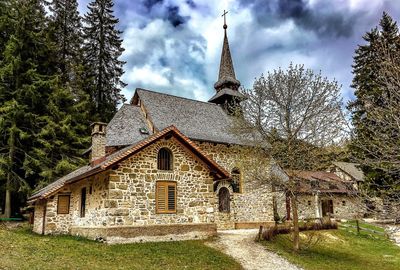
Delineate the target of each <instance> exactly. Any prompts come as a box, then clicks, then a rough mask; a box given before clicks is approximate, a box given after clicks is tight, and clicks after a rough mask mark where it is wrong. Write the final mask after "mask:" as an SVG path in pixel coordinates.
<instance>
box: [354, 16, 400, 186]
mask: <svg viewBox="0 0 400 270" xmlns="http://www.w3.org/2000/svg"><path fill="white" fill-rule="evenodd" d="M379 26H380V29H378V28H377V27H376V28H374V29H372V30H371V31H370V32H368V33H366V34H365V35H364V37H363V38H364V40H365V41H366V44H365V45H361V46H359V47H358V48H357V50H356V53H355V56H354V64H353V74H354V78H353V84H352V87H353V88H355V92H354V95H355V97H356V99H355V100H354V101H352V102H350V103H349V104H348V109H349V110H350V111H351V113H352V123H353V126H354V133H355V134H354V136H355V137H354V138H353V142H352V143H351V144H350V151H351V153H352V155H353V158H354V159H356V160H358V161H361V162H360V163H362V164H363V165H364V166H363V170H364V171H365V172H366V176H367V179H368V180H369V183H370V185H371V186H370V187H372V189H381V188H382V187H383V186H385V185H387V183H390V182H391V179H393V178H396V177H398V176H396V175H391V174H388V173H385V172H384V171H383V170H382V169H380V168H379V166H373V167H372V166H370V165H366V164H365V162H363V161H365V160H366V159H376V154H377V153H376V149H374V150H373V151H372V145H373V143H372V142H373V140H374V137H375V135H374V134H375V132H377V130H376V129H378V128H379V131H378V132H380V133H382V134H389V132H391V131H389V130H386V128H385V126H382V125H377V124H376V123H377V121H379V119H375V116H374V115H373V114H371V113H369V111H371V110H372V109H373V108H379V107H382V108H383V107H385V106H387V105H388V104H386V100H387V99H386V98H385V96H386V95H387V92H386V88H385V87H383V85H382V80H381V78H380V76H382V74H383V73H384V71H383V69H384V65H385V61H386V58H385V57H386V56H385V55H386V54H387V53H389V54H391V55H398V54H399V53H400V37H399V29H398V27H397V24H396V22H395V21H393V19H392V18H391V17H390V16H389V15H388V14H387V13H385V12H384V13H383V16H382V18H381V20H380V24H379ZM371 127H374V128H373V129H371ZM389 137H390V136H389ZM371 153H374V154H373V155H371ZM381 165H382V164H381ZM382 166H383V165H382ZM382 168H383V167H382Z"/></svg>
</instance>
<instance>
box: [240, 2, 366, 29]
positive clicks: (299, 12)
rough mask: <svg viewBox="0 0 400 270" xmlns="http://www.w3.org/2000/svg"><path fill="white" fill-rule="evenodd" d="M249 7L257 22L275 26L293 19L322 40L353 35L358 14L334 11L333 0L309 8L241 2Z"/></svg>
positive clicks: (289, 3)
mask: <svg viewBox="0 0 400 270" xmlns="http://www.w3.org/2000/svg"><path fill="white" fill-rule="evenodd" d="M240 2H241V5H242V6H244V7H250V8H251V11H252V13H253V15H254V16H255V18H256V20H257V22H259V23H260V24H261V25H263V26H267V27H268V26H275V25H277V24H280V23H282V21H283V20H290V19H291V20H293V21H294V22H295V24H296V25H297V26H299V27H301V28H303V29H304V30H308V31H312V32H315V33H316V34H317V35H319V36H323V37H349V36H351V35H352V34H353V30H354V26H355V24H356V20H357V18H358V14H353V13H351V12H350V11H348V10H340V11H339V10H337V8H335V6H334V5H335V3H334V1H329V2H328V1H325V2H324V3H323V4H317V5H316V6H310V5H309V3H308V2H307V1H305V0H272V1H264V0H240Z"/></svg>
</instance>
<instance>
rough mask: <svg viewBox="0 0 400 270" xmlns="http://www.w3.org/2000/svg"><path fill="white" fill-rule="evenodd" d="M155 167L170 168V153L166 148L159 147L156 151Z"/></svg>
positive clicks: (160, 168)
mask: <svg viewBox="0 0 400 270" xmlns="http://www.w3.org/2000/svg"><path fill="white" fill-rule="evenodd" d="M157 169H159V170H168V171H169V170H172V153H171V151H170V150H169V149H167V148H161V149H160V151H158V157H157Z"/></svg>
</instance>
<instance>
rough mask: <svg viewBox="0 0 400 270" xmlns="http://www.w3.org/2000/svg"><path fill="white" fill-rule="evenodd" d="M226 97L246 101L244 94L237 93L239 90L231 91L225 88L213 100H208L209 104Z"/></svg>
mask: <svg viewBox="0 0 400 270" xmlns="http://www.w3.org/2000/svg"><path fill="white" fill-rule="evenodd" d="M224 95H227V96H233V97H236V98H238V99H240V100H245V99H246V97H245V96H244V95H243V94H242V93H240V92H239V91H237V90H232V89H229V88H223V89H221V90H219V91H218V92H217V93H216V94H215V95H214V96H213V97H212V98H210V99H209V100H208V102H212V101H215V100H218V99H219V98H220V97H222V96H224Z"/></svg>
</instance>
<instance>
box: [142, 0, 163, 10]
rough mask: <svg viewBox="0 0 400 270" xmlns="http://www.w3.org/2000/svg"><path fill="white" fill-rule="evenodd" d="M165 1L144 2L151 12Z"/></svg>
mask: <svg viewBox="0 0 400 270" xmlns="http://www.w3.org/2000/svg"><path fill="white" fill-rule="evenodd" d="M163 2H164V0H145V1H143V5H144V6H145V7H146V8H147V9H148V10H151V9H152V7H153V6H155V5H158V4H162V3H163Z"/></svg>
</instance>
